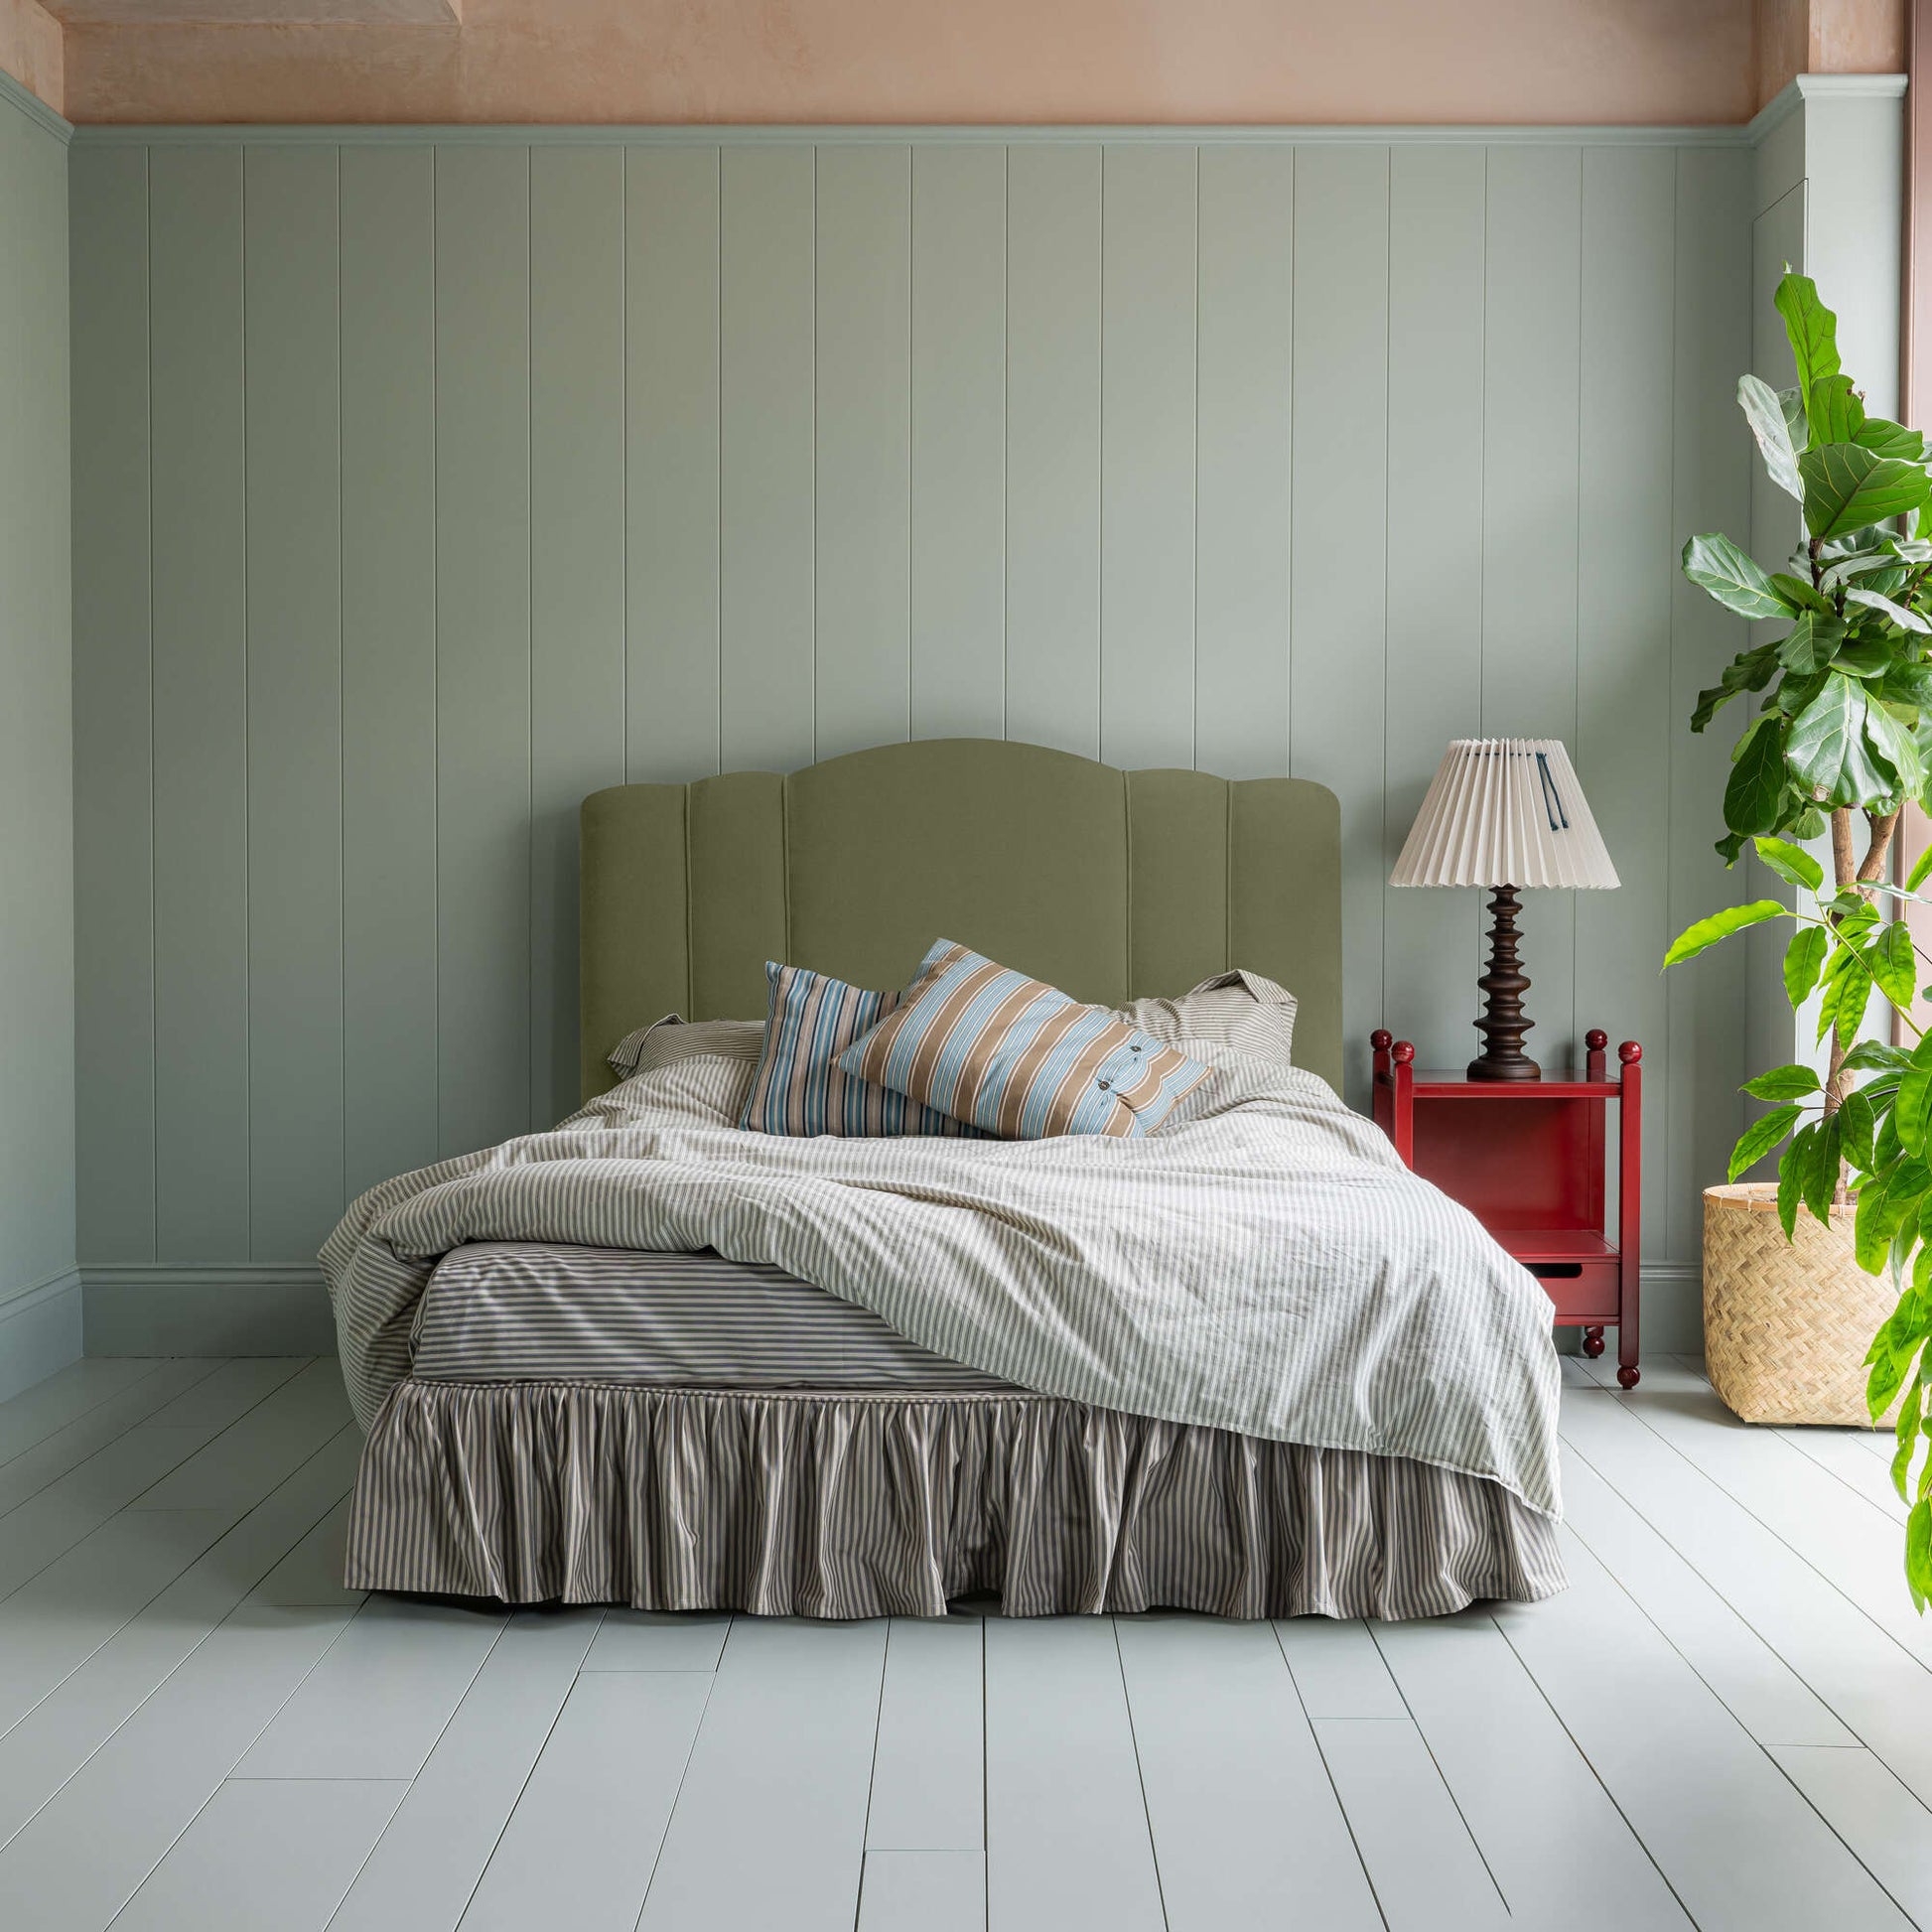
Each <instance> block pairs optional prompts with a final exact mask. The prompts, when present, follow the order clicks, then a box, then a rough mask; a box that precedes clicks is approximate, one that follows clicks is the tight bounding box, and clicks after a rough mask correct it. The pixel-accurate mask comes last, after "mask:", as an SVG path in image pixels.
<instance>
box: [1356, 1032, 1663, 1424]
mask: <svg viewBox="0 0 1932 1932" xmlns="http://www.w3.org/2000/svg"><path fill="white" fill-rule="evenodd" d="M1369 1044H1370V1045H1371V1046H1373V1047H1374V1049H1375V1122H1376V1125H1377V1126H1378V1127H1380V1128H1381V1129H1382V1131H1383V1132H1384V1133H1385V1134H1387V1135H1388V1137H1389V1139H1390V1140H1391V1141H1393V1142H1394V1143H1395V1151H1396V1152H1397V1153H1398V1154H1399V1155H1401V1157H1402V1158H1403V1160H1404V1161H1406V1162H1407V1163H1408V1165H1409V1167H1410V1168H1411V1169H1412V1170H1413V1171H1414V1172H1415V1173H1419V1174H1421V1175H1422V1176H1423V1178H1424V1179H1425V1180H1433V1181H1434V1182H1435V1183H1436V1185H1437V1186H1439V1187H1440V1188H1442V1190H1443V1191H1444V1193H1446V1194H1448V1195H1449V1196H1450V1197H1451V1198H1453V1199H1455V1200H1458V1201H1460V1202H1461V1203H1462V1205H1463V1206H1464V1207H1466V1208H1467V1209H1468V1210H1469V1211H1470V1212H1471V1213H1472V1214H1473V1215H1475V1217H1476V1219H1477V1220H1479V1221H1480V1222H1481V1223H1482V1224H1483V1226H1484V1227H1486V1228H1487V1229H1488V1230H1489V1232H1490V1233H1491V1234H1492V1235H1494V1236H1495V1238H1496V1240H1497V1241H1498V1242H1500V1243H1501V1245H1502V1246H1503V1247H1504V1248H1506V1249H1507V1250H1508V1251H1509V1252H1510V1253H1511V1254H1512V1255H1514V1256H1515V1257H1516V1259H1517V1260H1518V1261H1520V1262H1521V1263H1522V1264H1523V1266H1524V1267H1525V1268H1527V1269H1528V1270H1529V1271H1530V1273H1531V1274H1532V1275H1534V1276H1536V1277H1537V1279H1538V1280H1539V1281H1541V1282H1542V1284H1543V1286H1544V1288H1545V1290H1546V1291H1547V1292H1548V1294H1549V1297H1550V1300H1551V1302H1552V1303H1553V1304H1554V1305H1555V1308H1556V1319H1557V1325H1558V1326H1559V1327H1581V1328H1582V1329H1583V1331H1584V1353H1585V1354H1587V1355H1600V1354H1601V1353H1602V1352H1603V1330H1604V1329H1605V1328H1608V1327H1614V1328H1615V1329H1616V1359H1617V1371H1616V1379H1617V1380H1618V1382H1620V1383H1621V1384H1622V1385H1623V1386H1624V1387H1625V1388H1626V1389H1633V1388H1635V1387H1636V1385H1637V1251H1638V1243H1639V1230H1640V1229H1641V1227H1642V1225H1643V1219H1642V1205H1643V1203H1642V1200H1641V1198H1640V1189H1641V1186H1642V1179H1643V1048H1642V1047H1641V1046H1639V1045H1638V1044H1637V1042H1636V1041H1635V1040H1634V1039H1626V1040H1625V1041H1624V1042H1623V1044H1622V1045H1621V1046H1619V1047H1618V1048H1617V1049H1616V1056H1617V1060H1618V1061H1619V1067H1618V1072H1617V1076H1616V1077H1615V1078H1612V1077H1610V1076H1609V1075H1608V1074H1607V1073H1606V1071H1605V1069H1604V1064H1603V1052H1604V1048H1605V1047H1606V1046H1607V1045H1608V1044H1609V1035H1607V1034H1605V1033H1600V1032H1597V1031H1596V1030H1594V1029H1592V1030H1591V1031H1590V1032H1589V1033H1588V1034H1587V1035H1585V1036H1584V1045H1585V1047H1586V1049H1587V1055H1586V1059H1585V1063H1584V1072H1583V1077H1582V1078H1581V1079H1579V1078H1578V1077H1576V1076H1575V1075H1574V1074H1562V1075H1559V1076H1557V1077H1555V1078H1552V1077H1550V1076H1548V1075H1546V1076H1545V1077H1544V1078H1543V1079H1541V1080H1471V1079H1470V1078H1469V1077H1468V1075H1467V1074H1466V1073H1463V1072H1461V1071H1459V1070H1458V1071H1455V1072H1449V1073H1419V1072H1417V1070H1416V1066H1415V1059H1416V1049H1415V1047H1414V1046H1412V1045H1411V1044H1410V1043H1409V1041H1408V1040H1406V1039H1397V1038H1395V1037H1394V1036H1393V1035H1391V1034H1389V1033H1388V1032H1387V1031H1386V1030H1385V1029H1382V1028H1377V1030H1376V1031H1375V1032H1374V1033H1373V1034H1371V1035H1369ZM1612 1101H1614V1102H1615V1103H1616V1108H1617V1150H1618V1160H1617V1211H1616V1230H1615V1239H1614V1240H1612V1239H1611V1230H1610V1225H1609V1221H1608V1219H1607V1216H1606V1212H1605V1199H1604V1196H1605V1193H1606V1191H1607V1189H1606V1187H1605V1185H1604V1152H1605V1148H1606V1144H1607V1142H1606V1115H1607V1112H1608V1109H1609V1106H1610V1103H1611V1102H1612Z"/></svg>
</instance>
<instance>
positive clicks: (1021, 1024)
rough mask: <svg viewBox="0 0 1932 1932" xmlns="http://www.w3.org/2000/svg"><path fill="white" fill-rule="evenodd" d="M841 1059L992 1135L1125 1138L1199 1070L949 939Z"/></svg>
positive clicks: (1105, 1015)
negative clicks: (1098, 1135) (877, 1022)
mask: <svg viewBox="0 0 1932 1932" xmlns="http://www.w3.org/2000/svg"><path fill="white" fill-rule="evenodd" d="M839 1064H840V1065H841V1066H842V1067H844V1068H845V1070H846V1071H847V1072H848V1073H853V1074H857V1075H859V1076H860V1077H861V1078H863V1079H866V1080H870V1081H872V1082H874V1083H875V1084H877V1085H879V1086H882V1087H890V1088H892V1089H893V1090H894V1091H895V1092H896V1093H902V1094H905V1095H906V1096H907V1097H908V1098H910V1099H912V1100H915V1101H918V1102H920V1103H921V1104H923V1105H924V1106H926V1107H929V1108H937V1109H938V1110H939V1111H940V1112H942V1113H947V1114H951V1115H953V1116H954V1117H955V1118H956V1119H959V1120H965V1121H970V1122H972V1124H973V1125H974V1126H975V1127H978V1128H982V1129H984V1130H985V1132H987V1133H989V1134H997V1135H998V1136H999V1137H1000V1138H1001V1139H1002V1140H1021V1141H1039V1140H1046V1139H1048V1138H1049V1137H1050V1136H1053V1135H1056V1134H1107V1135H1112V1136H1114V1137H1116V1138H1119V1139H1132V1138H1136V1137H1138V1136H1140V1135H1143V1134H1149V1133H1152V1132H1153V1130H1154V1129H1155V1128H1157V1127H1159V1126H1160V1124H1161V1123H1162V1122H1163V1121H1164V1120H1166V1119H1167V1117H1168V1114H1169V1112H1170V1111H1171V1110H1172V1109H1173V1104H1174V1102H1175V1101H1177V1100H1179V1099H1180V1098H1181V1097H1182V1096H1183V1095H1184V1094H1188V1093H1191V1092H1192V1091H1193V1090H1194V1088H1195V1087H1197V1086H1199V1085H1200V1083H1201V1082H1202V1081H1203V1080H1205V1079H1206V1078H1207V1072H1208V1070H1207V1068H1206V1067H1205V1066H1203V1065H1202V1064H1201V1063H1200V1061H1198V1060H1190V1059H1189V1058H1188V1057H1187V1056H1186V1055H1185V1054H1184V1053H1181V1052H1177V1051H1176V1050H1175V1049H1174V1048H1173V1047H1172V1046H1164V1045H1163V1044H1162V1043H1161V1042H1160V1041H1159V1040H1158V1039H1154V1038H1151V1037H1150V1036H1149V1035H1146V1034H1144V1033H1142V1032H1141V1031H1140V1030H1139V1029H1138V1028H1136V1027H1129V1026H1124V1025H1123V1024H1122V1023H1121V1022H1120V1021H1118V1020H1116V1019H1115V1018H1114V1016H1113V1015H1112V1014H1111V1013H1109V1012H1107V1011H1106V1010H1105V1009H1104V1008H1102V1007H1087V1006H1081V1005H1080V1004H1079V1002H1078V1001H1075V1000H1070V999H1068V998H1067V996H1066V995H1065V994H1064V993H1061V992H1059V991H1058V990H1057V989H1056V988H1054V987H1050V986H1047V985H1046V984H1044V982H1042V981H1040V980H1033V979H1028V978H1027V976H1026V975H1025V974H1024V973H1016V972H1014V971H1013V969H1012V968H1011V967H1008V966H996V965H995V964H994V963H993V961H992V960H990V959H984V958H982V957H981V956H980V955H979V954H978V953H976V952H971V951H969V950H968V949H967V948H966V947H964V946H961V945H955V944H954V943H953V942H952V941H951V940H949V939H941V940H939V941H938V942H937V943H936V944H935V945H934V946H933V948H932V950H931V951H930V952H929V953H927V954H926V956H925V961H924V963H923V964H922V965H921V967H920V968H919V977H918V978H917V979H915V980H914V981H913V982H912V984H911V985H910V986H908V987H907V988H906V989H905V993H904V996H903V997H902V998H901V999H900V1000H899V1001H898V1002H897V1005H896V1007H895V1009H894V1011H892V1012H891V1013H889V1014H887V1015H885V1017H884V1018H882V1019H881V1021H880V1022H879V1024H878V1025H877V1026H876V1027H875V1028H874V1029H873V1030H872V1032H871V1033H869V1034H867V1035H865V1037H864V1038H862V1039H861V1040H859V1041H858V1042H857V1043H856V1044H855V1045H854V1046H852V1047H851V1048H850V1049H848V1050H847V1051H846V1052H844V1053H842V1054H840V1056H839Z"/></svg>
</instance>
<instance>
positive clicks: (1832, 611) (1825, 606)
mask: <svg viewBox="0 0 1932 1932" xmlns="http://www.w3.org/2000/svg"><path fill="white" fill-rule="evenodd" d="M1872 555H1873V557H1874V559H1875V560H1876V561H1875V562H1874V563H1873V566H1872V568H1873V569H1880V568H1882V567H1883V566H1884V565H1885V564H1888V563H1891V562H1892V561H1894V560H1893V558H1892V556H1891V553H1890V552H1889V551H1886V550H1877V551H1874V552H1873V553H1872ZM1827 574H1828V575H1829V573H1827ZM1771 588H1772V589H1773V590H1774V591H1776V592H1777V594H1778V595H1779V596H1780V597H1781V598H1783V599H1784V600H1785V602H1786V603H1787V604H1793V605H1796V606H1797V607H1798V608H1799V609H1800V610H1804V611H1822V612H1824V613H1825V614H1826V615H1827V616H1828V617H1836V616H1837V614H1838V606H1837V605H1835V604H1834V603H1833V602H1832V600H1831V599H1830V598H1829V597H1827V596H1826V595H1825V594H1824V592H1822V591H1819V590H1814V589H1813V588H1812V585H1811V582H1810V580H1809V579H1808V578H1804V577H1793V576H1792V575H1791V573H1790V572H1789V571H1788V570H1774V571H1772V573H1771Z"/></svg>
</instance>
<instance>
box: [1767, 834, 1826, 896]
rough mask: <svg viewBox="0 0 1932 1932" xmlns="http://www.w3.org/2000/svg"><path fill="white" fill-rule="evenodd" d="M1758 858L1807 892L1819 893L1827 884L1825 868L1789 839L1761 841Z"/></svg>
mask: <svg viewBox="0 0 1932 1932" xmlns="http://www.w3.org/2000/svg"><path fill="white" fill-rule="evenodd" d="M1756 844H1757V856H1758V857H1759V858H1760V859H1761V860H1763V862H1764V863H1765V864H1766V865H1767V866H1769V867H1770V869H1771V870H1772V871H1773V872H1774V873H1776V874H1777V876H1778V877H1779V878H1780V879H1788V880H1790V882H1791V883H1792V885H1794V886H1802V887H1804V888H1805V890H1806V891H1807V892H1813V893H1815V892H1817V890H1818V889H1819V887H1821V886H1822V885H1824V883H1825V868H1824V867H1823V866H1821V865H1820V864H1819V863H1818V861H1817V860H1816V859H1814V858H1813V857H1812V856H1811V854H1810V853H1809V852H1807V851H1806V850H1805V849H1804V847H1803V846H1801V845H1793V844H1792V843H1791V841H1790V840H1789V839H1759V840H1757V842H1756Z"/></svg>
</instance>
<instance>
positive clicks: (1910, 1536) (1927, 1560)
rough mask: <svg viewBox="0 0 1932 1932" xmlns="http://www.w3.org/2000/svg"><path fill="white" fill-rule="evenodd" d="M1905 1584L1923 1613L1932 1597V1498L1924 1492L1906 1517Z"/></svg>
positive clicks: (1915, 1605)
mask: <svg viewBox="0 0 1932 1932" xmlns="http://www.w3.org/2000/svg"><path fill="white" fill-rule="evenodd" d="M1927 1467H1929V1468H1932V1463H1928V1464H1927ZM1905 1587H1906V1588H1907V1589H1909V1590H1910V1591H1911V1592H1912V1607H1913V1608H1914V1609H1915V1610H1917V1611H1919V1612H1920V1613H1921V1614H1923V1612H1924V1609H1925V1605H1926V1600H1927V1598H1929V1597H1932V1502H1927V1501H1926V1499H1925V1498H1924V1497H1923V1496H1921V1497H1920V1498H1919V1499H1918V1501H1917V1502H1915V1503H1914V1504H1913V1505H1912V1513H1911V1515H1909V1516H1908V1517H1906V1519H1905Z"/></svg>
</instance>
